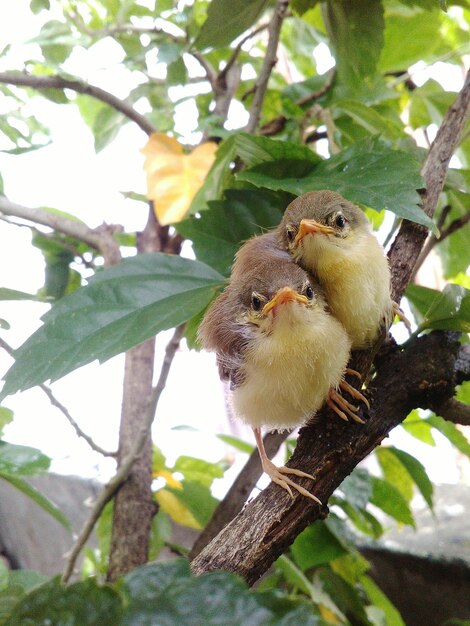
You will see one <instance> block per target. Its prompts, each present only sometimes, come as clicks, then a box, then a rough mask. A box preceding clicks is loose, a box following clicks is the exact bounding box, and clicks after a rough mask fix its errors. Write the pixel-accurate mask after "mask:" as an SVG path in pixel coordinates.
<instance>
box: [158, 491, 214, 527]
mask: <svg viewBox="0 0 470 626" xmlns="http://www.w3.org/2000/svg"><path fill="white" fill-rule="evenodd" d="M155 499H156V501H157V502H158V504H159V506H160V509H161V510H162V511H164V512H165V513H167V514H168V515H169V516H170V517H171V518H172V519H173V520H174V521H175V522H177V523H178V524H181V525H182V526H186V527H187V528H194V529H196V530H201V529H202V528H203V525H202V524H201V523H200V522H198V520H197V519H196V518H195V517H194V515H193V514H192V513H191V511H190V510H189V508H188V507H187V506H186V505H185V503H184V502H181V500H179V499H178V498H177V497H176V495H175V493H173V492H171V491H170V490H169V489H166V488H164V489H160V490H159V491H157V493H156V494H155Z"/></svg>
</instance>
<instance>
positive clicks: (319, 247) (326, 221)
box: [277, 191, 370, 269]
mask: <svg viewBox="0 0 470 626" xmlns="http://www.w3.org/2000/svg"><path fill="white" fill-rule="evenodd" d="M277 232H278V238H279V242H280V244H281V245H282V247H283V248H284V249H286V250H288V251H289V252H290V254H291V255H292V257H293V258H294V260H295V261H297V262H298V263H300V264H301V265H303V266H304V267H306V268H308V269H311V268H312V267H315V266H316V265H317V260H318V258H320V257H321V258H322V261H323V262H328V260H329V259H331V260H332V261H335V260H337V259H338V258H341V256H343V255H344V256H348V255H349V254H351V252H352V250H353V249H354V246H356V245H357V243H358V242H359V241H360V240H361V238H362V237H364V236H367V235H368V234H369V233H370V226H369V221H368V220H367V218H366V216H365V215H364V213H363V212H362V211H361V209H360V208H359V207H357V206H356V205H354V204H352V203H351V202H348V201H347V200H345V199H344V198H343V197H342V196H341V195H340V194H338V193H335V192H334V191H312V192H309V193H305V194H303V195H302V196H299V197H298V198H296V199H295V200H294V201H293V202H291V203H290V204H289V206H288V207H287V209H286V211H285V213H284V217H283V219H282V221H281V223H280V225H279V227H278V231H277Z"/></svg>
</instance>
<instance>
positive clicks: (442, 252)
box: [435, 189, 470, 279]
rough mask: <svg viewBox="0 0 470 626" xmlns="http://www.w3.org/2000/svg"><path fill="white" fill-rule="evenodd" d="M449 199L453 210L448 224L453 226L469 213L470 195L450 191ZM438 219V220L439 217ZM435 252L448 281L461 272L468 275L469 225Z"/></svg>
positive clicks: (469, 256) (454, 233) (446, 240)
mask: <svg viewBox="0 0 470 626" xmlns="http://www.w3.org/2000/svg"><path fill="white" fill-rule="evenodd" d="M447 197H448V201H449V203H450V205H451V207H452V208H451V211H450V213H449V215H448V217H447V221H446V224H451V223H452V222H453V221H454V220H458V219H462V218H463V217H464V216H465V215H466V214H467V213H468V210H469V206H470V193H467V192H464V193H462V192H459V191H456V190H453V189H449V190H448V191H447ZM436 219H438V218H437V216H436ZM435 250H436V252H437V253H438V255H439V257H440V259H441V261H442V265H443V267H444V276H445V277H446V278H447V279H450V278H452V276H455V275H456V274H458V273H459V272H464V273H467V272H468V266H469V265H470V226H469V225H468V224H467V225H466V226H465V227H464V228H459V229H457V230H456V231H454V232H453V233H452V234H451V235H449V237H446V239H444V241H441V242H439V243H438V245H437V246H436V247H435Z"/></svg>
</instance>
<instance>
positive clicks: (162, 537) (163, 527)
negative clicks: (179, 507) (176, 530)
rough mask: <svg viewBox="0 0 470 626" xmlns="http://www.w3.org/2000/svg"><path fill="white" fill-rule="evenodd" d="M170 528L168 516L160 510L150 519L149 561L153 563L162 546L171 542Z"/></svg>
mask: <svg viewBox="0 0 470 626" xmlns="http://www.w3.org/2000/svg"><path fill="white" fill-rule="evenodd" d="M172 532H173V531H172V528H171V523H170V519H169V517H168V515H167V514H166V513H165V512H164V511H162V509H160V510H159V511H158V513H157V514H156V515H154V516H153V518H152V526H151V528H150V545H149V557H148V558H149V561H155V560H156V559H157V557H158V555H159V554H160V551H161V549H162V548H163V547H164V545H165V544H166V543H167V542H169V541H171V536H172Z"/></svg>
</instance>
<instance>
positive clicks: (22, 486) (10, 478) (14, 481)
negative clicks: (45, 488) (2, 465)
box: [0, 469, 72, 531]
mask: <svg viewBox="0 0 470 626" xmlns="http://www.w3.org/2000/svg"><path fill="white" fill-rule="evenodd" d="M0 478H3V480H6V481H7V482H8V483H10V485H13V487H16V489H18V490H19V491H21V492H22V493H24V495H25V496H28V498H31V500H33V502H35V503H36V504H37V505H38V506H40V507H41V508H42V509H44V511H46V513H49V515H51V516H52V517H53V518H54V519H55V520H56V521H58V522H59V524H61V525H62V526H63V527H64V528H66V529H67V530H69V531H71V530H72V528H71V525H70V522H69V520H68V519H67V518H66V517H65V515H64V514H63V513H62V511H61V510H60V509H58V508H57V507H56V505H55V504H54V503H53V502H51V501H50V500H49V499H48V498H46V497H45V496H43V495H42V493H41V492H39V491H38V490H37V489H36V488H35V487H33V486H32V485H30V484H28V483H27V482H26V481H24V480H23V479H22V478H19V477H18V475H17V474H10V473H8V472H5V471H3V470H1V469H0Z"/></svg>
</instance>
